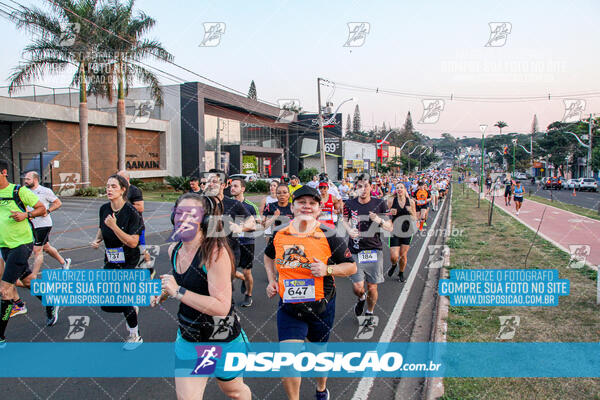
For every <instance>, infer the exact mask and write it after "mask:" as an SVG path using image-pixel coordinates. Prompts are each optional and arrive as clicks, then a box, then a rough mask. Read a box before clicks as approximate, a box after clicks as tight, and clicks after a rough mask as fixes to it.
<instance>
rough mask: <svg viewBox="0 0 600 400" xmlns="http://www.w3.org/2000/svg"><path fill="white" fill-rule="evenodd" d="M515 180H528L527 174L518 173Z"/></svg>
mask: <svg viewBox="0 0 600 400" xmlns="http://www.w3.org/2000/svg"><path fill="white" fill-rule="evenodd" d="M515 179H518V180H520V181H523V180H527V174H526V173H525V172H517V173H515Z"/></svg>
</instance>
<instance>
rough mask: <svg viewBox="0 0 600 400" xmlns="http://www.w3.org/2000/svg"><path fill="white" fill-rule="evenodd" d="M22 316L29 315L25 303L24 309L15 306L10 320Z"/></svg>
mask: <svg viewBox="0 0 600 400" xmlns="http://www.w3.org/2000/svg"><path fill="white" fill-rule="evenodd" d="M21 314H27V306H26V305H25V303H23V307H19V306H18V305H16V304H13V308H12V310H11V311H10V318H12V317H15V316H17V315H21Z"/></svg>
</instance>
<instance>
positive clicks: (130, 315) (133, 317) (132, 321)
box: [100, 306, 138, 328]
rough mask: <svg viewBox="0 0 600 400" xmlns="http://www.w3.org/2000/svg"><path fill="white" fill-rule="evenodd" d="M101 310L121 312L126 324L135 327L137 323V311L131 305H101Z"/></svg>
mask: <svg viewBox="0 0 600 400" xmlns="http://www.w3.org/2000/svg"><path fill="white" fill-rule="evenodd" d="M100 308H101V309H102V311H104V312H109V313H123V315H125V319H126V320H127V326H128V327H130V328H135V327H136V326H137V325H138V319H137V313H136V312H135V308H134V307H133V306H102V307H100Z"/></svg>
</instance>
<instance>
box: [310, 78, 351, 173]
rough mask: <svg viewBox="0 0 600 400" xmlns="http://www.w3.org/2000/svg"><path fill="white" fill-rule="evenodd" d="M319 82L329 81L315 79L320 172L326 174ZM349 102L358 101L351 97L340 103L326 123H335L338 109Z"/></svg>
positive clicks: (323, 123) (323, 126) (323, 125)
mask: <svg viewBox="0 0 600 400" xmlns="http://www.w3.org/2000/svg"><path fill="white" fill-rule="evenodd" d="M321 81H324V82H329V81H328V80H326V79H323V78H317V98H318V101H319V147H320V148H321V151H320V155H321V172H327V166H326V163H325V125H326V124H325V122H324V121H323V108H321ZM349 101H358V99H356V98H355V97H351V98H349V99H346V100H344V101H342V102H341V103H340V104H339V105H338V106H337V108H336V109H335V111H334V112H333V115H332V117H331V118H329V119H328V120H327V122H328V123H330V122H332V121H335V116H336V114H337V112H338V111H339V109H340V107H341V106H342V104H344V103H347V102H349Z"/></svg>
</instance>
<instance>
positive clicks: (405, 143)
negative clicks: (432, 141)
mask: <svg viewBox="0 0 600 400" xmlns="http://www.w3.org/2000/svg"><path fill="white" fill-rule="evenodd" d="M410 142H414V140H412V139H411V140H407V141H406V142H404V144H403V145H402V146H401V147H400V150H399V151H400V162H402V149H403V148H404V146H406V145H407V144H409V143H410ZM408 163H409V164H408V167H409V170H410V157H409V158H408Z"/></svg>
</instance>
